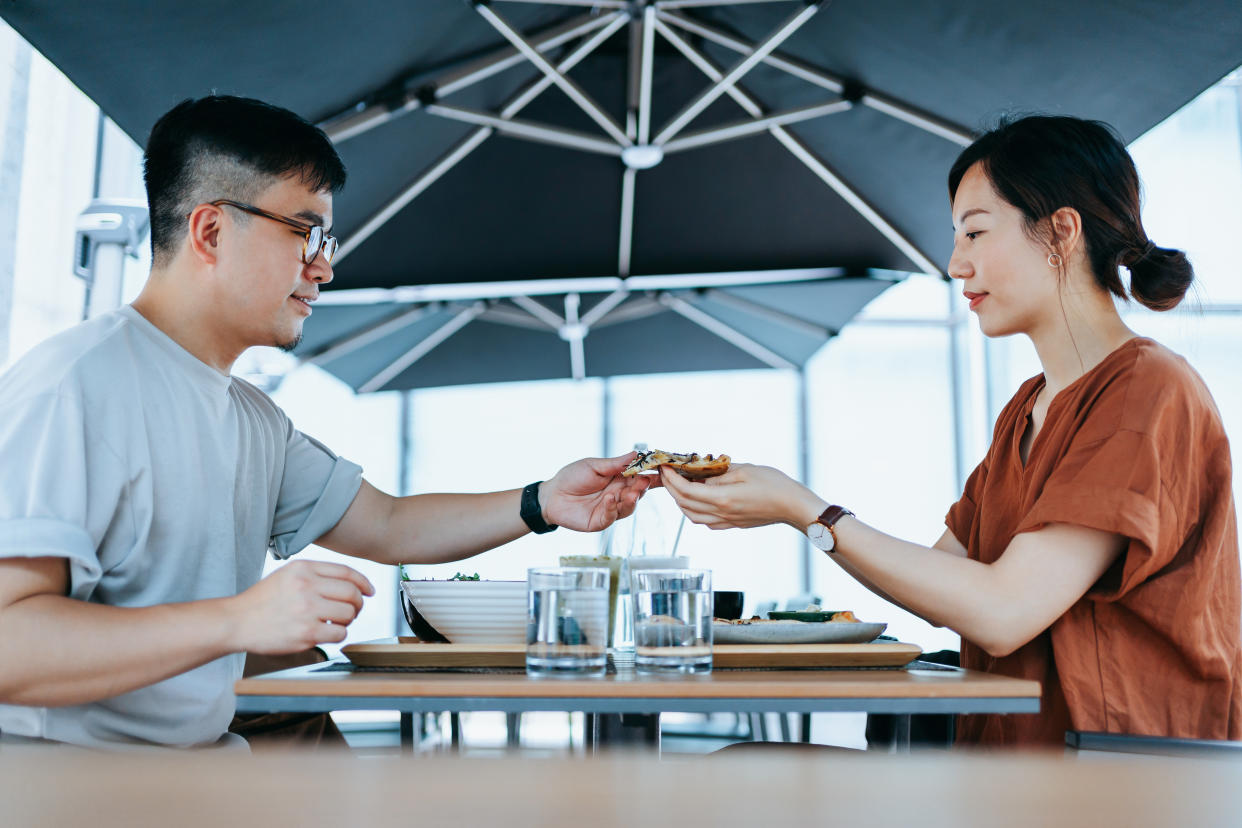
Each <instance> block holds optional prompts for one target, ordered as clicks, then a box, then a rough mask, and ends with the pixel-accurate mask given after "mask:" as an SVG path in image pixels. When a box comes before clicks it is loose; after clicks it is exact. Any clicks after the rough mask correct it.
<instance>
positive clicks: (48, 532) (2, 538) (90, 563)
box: [0, 518, 103, 600]
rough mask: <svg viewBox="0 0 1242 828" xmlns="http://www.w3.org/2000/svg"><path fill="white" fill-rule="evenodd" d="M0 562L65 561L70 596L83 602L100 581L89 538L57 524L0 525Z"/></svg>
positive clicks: (33, 521) (41, 521) (26, 520)
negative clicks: (66, 561) (2, 559)
mask: <svg viewBox="0 0 1242 828" xmlns="http://www.w3.org/2000/svg"><path fill="white" fill-rule="evenodd" d="M0 558H67V559H68V561H69V595H70V597H73V598H79V599H82V600H85V599H86V598H87V597H88V596H89V595H90V593H91V590H92V589H94V587H95V585H96V584H98V583H99V579H100V578H102V577H103V567H102V566H100V563H99V556H98V555H97V554H96V552H95V544H94V542H93V541H92V540H91V536H90V535H89V534H87V532H86V530H85V529H83V528H82V527H81V526H74V525H73V524H71V523H64V522H63V521H59V520H50V519H47V518H18V519H16V520H4V521H0Z"/></svg>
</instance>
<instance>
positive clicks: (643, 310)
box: [591, 296, 667, 329]
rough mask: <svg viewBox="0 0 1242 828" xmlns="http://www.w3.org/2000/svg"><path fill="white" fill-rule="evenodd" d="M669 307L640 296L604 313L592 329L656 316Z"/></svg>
mask: <svg viewBox="0 0 1242 828" xmlns="http://www.w3.org/2000/svg"><path fill="white" fill-rule="evenodd" d="M666 311H667V308H665V307H664V305H662V304H660V303H659V302H657V301H656V300H655V299H652V298H650V297H648V296H640V297H638V298H636V299H635V300H634V301H632V302H626V303H625V304H624V305H621V306H620V307H618V308H616V309H615V310H612V311H611V312H609V313H607V314H604V315H603V316H602V317H600V318H599V319H597V320H596V321H595V322H594V323H593V324H592V325H591V328H592V329H598V328H606V327H608V326H609V325H616V324H618V323H621V322H632V321H634V320H635V319H646V318H647V317H649V316H655V315H656V314H658V313H665V312H666Z"/></svg>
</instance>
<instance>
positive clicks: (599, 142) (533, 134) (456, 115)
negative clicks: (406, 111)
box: [423, 103, 621, 156]
mask: <svg viewBox="0 0 1242 828" xmlns="http://www.w3.org/2000/svg"><path fill="white" fill-rule="evenodd" d="M423 111H424V112H426V113H427V114H428V115H436V116H438V117H441V118H447V119H449V120H452V121H464V122H465V123H468V124H480V125H483V126H487V127H491V128H492V129H494V130H496V131H497V132H502V133H504V134H506V135H511V136H513V137H514V138H525V139H526V140H528V141H535V142H537V143H541V144H553V145H555V146H559V147H568V148H570V149H577V150H583V151H585V152H595V153H599V154H601V155H612V156H619V155H620V154H621V147H619V146H618V145H616V144H614V143H612V142H611V141H605V140H603V139H602V138H596V137H595V136H593V135H588V134H586V133H584V132H578V131H577V130H572V129H565V128H563V127H555V126H548V125H547V124H538V123H535V122H534V121H519V120H517V119H515V118H502V117H500V116H499V115H493V114H492V113H490V112H480V111H478V110H476V109H466V108H465V107H461V106H448V105H446V104H439V103H433V104H429V105H427V106H424V107H423Z"/></svg>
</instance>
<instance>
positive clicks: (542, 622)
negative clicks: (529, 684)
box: [526, 566, 609, 678]
mask: <svg viewBox="0 0 1242 828" xmlns="http://www.w3.org/2000/svg"><path fill="white" fill-rule="evenodd" d="M608 581H609V572H608V570H607V569H603V568H599V567H571V566H561V567H536V568H534V569H530V570H527V576H526V596H527V597H526V607H527V614H526V672H527V674H528V675H532V676H568V677H571V678H580V677H583V676H589V675H599V676H602V675H603V674H604V671H605V669H606V666H607V663H608V654H607V653H608V649H607V648H608Z"/></svg>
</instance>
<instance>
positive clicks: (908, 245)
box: [660, 25, 944, 276]
mask: <svg viewBox="0 0 1242 828" xmlns="http://www.w3.org/2000/svg"><path fill="white" fill-rule="evenodd" d="M660 32H661V34H663V35H664V36H665V38H666V39H667V40H668V41H669V43H671V44H672V45H673V46H674V47H675V48H676V49H677V50H678V51H680V52H681V53H682V54H683V55H685V56H686V57H687V58H689V59H690V61H691V62H692V63H693V64H694V65H695V66H697V67H698V68H699V70H700V71H701V72H703V73H704V74H706V75H707V77H708V78H710V79H715V78H717V77H720V75H721V70H720V69H719V68H718V67H717V66H716V64H714V63H712V61H711V60H709V59H708V58H707V57H706V56H704V55H702V54H700V53H699V52H698V50H697V49H695V48H694V47H693V46H691V45H690V44H688V43H686V42H685V40H684V39H682V38H681V37H680V36H678V35H677V34H676V33H675V32H672V31H670V30H669V28H668V27H667V26H664V25H661V27H660ZM731 94H732V95H733V98H734V100H736V101H737V102H738V103H739V104H741V105H742V106H743V108H745V109H746V111H747V112H755V113H758V112H762V111H763V107H762V106H761V105H760V104H759V103H758V101H757V100H756V99H755V98H754V97H753V96H752V95H750V94H749V93H746V92H742V91H741V90H740V89H737V88H736V87H734V88H733V91H732V93H731ZM768 132H769V133H771V135H772V137H774V138H776V140H777V141H779V142H780V143H781V145H782V146H784V147H785V149H787V150H789V152H790V153H792V154H793V156H794V157H795V158H797V159H798V160H799V161H801V162H802V163H803V164H804V165H805V166H806V167H807V168H808V169H810V170H811V172H813V173H814V174H815V175H816V176H817V177H818V178H819V179H820V180H821V181H823V182H824V183H825V184H827V185H828V186H829V187H831V188H832V190H833V191H835V192H836V193H837V195H838V196H840V197H841V198H842V199H844V200H845V202H846V203H847V204H849V205H850V206H851V207H853V208H854V210H855V211H856V212H858V214H859V215H861V216H862V217H863V218H864V219H866V220H867V222H868V223H870V224H871V226H872V227H874V228H875V229H876V230H878V231H879V232H880V234H881V235H883V236H884V237H885V238H886V239H888V240H889V241H890V242H892V244H893V246H895V247H896V248H897V249H898V250H900V251H901V252H902V253H904V254H905V255H906V256H907V257H908V258H909V259H910V260H911V261H912V262H914V263H915V264H916V265H917V266H918V267H920V268H922V269H923V271H924V272H925V273H929V274H931V275H934V276H943V275H944V274H943V273H942V272H941V270H940V268H938V267H936V265H935V264H933V263H932V261H931V259H930V258H928V257H927V256H926V255H925V254H924V253H923V252H922V251H921V250H919V249H918V248H917V247H915V246H914V243H913V242H911V241H910V240H909V239H907V238H906V237H905V236H903V235H902V234H901V232H900V231H899V230H897V228H896V227H894V226H893V225H892V224H890V223H889V221H888V220H887V219H885V218H884V217H883V216H881V215H880V213H879V211H877V210H876V209H875V208H874V207H872V206H871V205H870V204H869V203H867V201H866V200H865V199H864V198H863V197H862V196H861V195H859V194H858V193H857V192H855V191H854V189H853V188H852V187H850V186H849V185H848V184H846V183H845V181H843V180H842V179H841V177H840V176H838V175H837V174H836V173H835V172H833V171H832V170H831V169H830V168H829V167H828V165H827V164H825V163H824V162H823V161H822V160H820V159H819V158H817V157H816V156H815V154H814V153H812V152H811V151H810V150H809V149H808V148H807V147H805V146H804V145H803V144H802V143H801V142H800V141H798V139H796V138H794V137H793V136H792V135H791V134H790V133H789V132H788V131H786V129H785V128H784V127H782V126H769V127H768Z"/></svg>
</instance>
